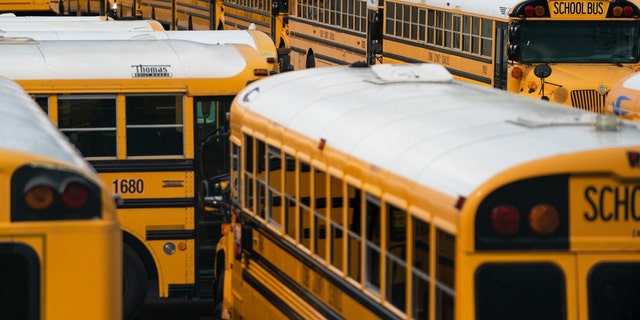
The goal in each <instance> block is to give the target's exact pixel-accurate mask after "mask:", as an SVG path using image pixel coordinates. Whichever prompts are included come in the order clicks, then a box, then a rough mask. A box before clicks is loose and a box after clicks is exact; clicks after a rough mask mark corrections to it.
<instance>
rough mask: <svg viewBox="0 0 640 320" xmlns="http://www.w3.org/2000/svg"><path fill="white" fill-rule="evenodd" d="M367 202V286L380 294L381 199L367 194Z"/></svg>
mask: <svg viewBox="0 0 640 320" xmlns="http://www.w3.org/2000/svg"><path fill="white" fill-rule="evenodd" d="M366 199H367V201H366V202H365V214H366V223H365V235H366V241H365V257H364V259H365V260H364V261H365V285H366V286H367V288H369V289H371V290H372V291H374V292H375V293H378V294H379V293H380V199H379V198H377V197H375V196H373V195H370V194H367V195H366Z"/></svg>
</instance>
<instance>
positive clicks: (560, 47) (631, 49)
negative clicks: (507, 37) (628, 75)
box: [520, 21, 638, 63]
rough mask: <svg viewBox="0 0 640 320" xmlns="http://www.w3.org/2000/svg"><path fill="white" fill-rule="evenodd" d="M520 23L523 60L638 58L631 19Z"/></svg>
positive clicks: (635, 29) (627, 60) (622, 60)
mask: <svg viewBox="0 0 640 320" xmlns="http://www.w3.org/2000/svg"><path fill="white" fill-rule="evenodd" d="M520 27H521V28H520V30H521V34H520V36H521V38H520V43H522V46H521V54H522V61H521V62H523V63H527V62H547V63H552V62H580V63H603V62H605V63H606V62H610V63H633V62H637V61H638V46H637V44H638V22H635V21H616V22H603V21H522V22H521V23H520Z"/></svg>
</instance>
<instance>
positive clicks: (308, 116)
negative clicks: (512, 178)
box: [231, 64, 640, 197]
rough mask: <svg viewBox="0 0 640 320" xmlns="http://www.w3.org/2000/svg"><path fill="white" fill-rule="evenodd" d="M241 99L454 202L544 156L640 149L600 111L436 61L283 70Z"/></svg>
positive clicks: (636, 132) (637, 136)
mask: <svg viewBox="0 0 640 320" xmlns="http://www.w3.org/2000/svg"><path fill="white" fill-rule="evenodd" d="M385 75H386V76H385ZM385 79H386V80H385ZM389 79H391V80H389ZM394 79H395V80H394ZM234 103H236V104H238V105H240V106H242V107H245V108H248V109H249V110H251V111H253V112H255V113H258V114H260V115H262V116H264V117H266V118H267V119H268V121H273V123H276V124H279V125H281V126H282V127H285V128H287V129H288V130H292V131H294V132H298V133H300V134H302V135H304V136H306V137H309V138H311V139H314V140H315V141H320V140H321V139H325V141H326V146H327V147H331V148H334V149H337V150H339V151H341V152H344V153H345V154H347V155H351V156H353V157H356V158H360V159H365V160H366V161H368V162H370V163H372V164H373V165H375V166H376V167H379V168H382V169H384V170H388V171H390V172H393V173H395V174H398V175H400V176H402V177H405V178H407V179H409V180H411V181H415V182H417V183H419V184H423V185H425V186H430V187H432V188H435V189H437V190H441V191H442V192H444V193H446V194H449V195H450V196H452V197H458V196H461V195H462V196H467V195H469V194H470V193H471V192H472V191H473V190H475V189H476V188H477V187H478V186H480V185H481V184H483V183H484V182H485V181H486V180H487V179H489V178H491V177H493V176H495V175H496V174H498V173H500V172H503V171H504V170H506V169H508V168H512V167H514V166H517V165H519V164H524V163H529V162H531V161H534V160H537V159H545V158H548V157H553V156H556V155H561V154H567V153H574V152H580V151H589V150H595V149H603V148H609V147H617V146H629V147H634V148H636V149H637V148H638V147H640V128H639V127H638V125H636V124H633V123H631V122H625V127H624V128H623V129H622V130H620V131H616V132H610V131H596V129H595V128H594V121H595V119H596V116H597V115H596V114H593V113H589V112H586V111H581V110H578V109H575V108H568V107H565V106H561V105H554V104H552V103H550V102H547V101H539V100H535V99H531V98H527V97H522V96H519V95H516V94H513V93H509V92H504V91H500V90H497V89H491V88H484V87H480V86H477V85H473V84H468V83H463V82H461V81H457V80H452V79H451V75H450V74H448V72H447V71H446V70H445V69H444V68H443V67H442V66H440V65H431V64H423V65H411V64H404V65H391V64H381V65H375V66H373V67H361V68H356V67H348V66H342V67H323V68H316V69H306V70H300V71H296V72H289V73H283V74H278V75H275V76H272V77H269V78H265V79H262V80H260V81H256V82H254V83H252V84H250V85H248V86H247V87H246V88H245V89H243V91H241V92H240V93H239V94H238V95H237V96H236V99H235V102H234ZM231 121H232V122H233V121H234V120H233V113H232V118H231Z"/></svg>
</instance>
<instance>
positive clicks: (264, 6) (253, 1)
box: [225, 0, 275, 12]
mask: <svg viewBox="0 0 640 320" xmlns="http://www.w3.org/2000/svg"><path fill="white" fill-rule="evenodd" d="M274 1H275V0H274ZM225 2H226V3H232V4H235V5H238V6H243V7H246V8H251V9H255V10H259V11H262V12H271V9H272V8H271V1H267V0H225Z"/></svg>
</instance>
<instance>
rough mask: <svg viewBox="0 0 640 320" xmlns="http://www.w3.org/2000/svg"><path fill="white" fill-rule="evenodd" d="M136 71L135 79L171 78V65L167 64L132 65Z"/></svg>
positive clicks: (133, 75) (134, 73)
mask: <svg viewBox="0 0 640 320" xmlns="http://www.w3.org/2000/svg"><path fill="white" fill-rule="evenodd" d="M131 68H133V69H134V72H133V74H132V77H133V78H171V77H173V74H172V73H171V71H170V69H171V65H169V64H166V65H162V64H136V65H132V66H131Z"/></svg>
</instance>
